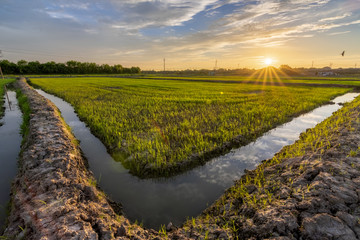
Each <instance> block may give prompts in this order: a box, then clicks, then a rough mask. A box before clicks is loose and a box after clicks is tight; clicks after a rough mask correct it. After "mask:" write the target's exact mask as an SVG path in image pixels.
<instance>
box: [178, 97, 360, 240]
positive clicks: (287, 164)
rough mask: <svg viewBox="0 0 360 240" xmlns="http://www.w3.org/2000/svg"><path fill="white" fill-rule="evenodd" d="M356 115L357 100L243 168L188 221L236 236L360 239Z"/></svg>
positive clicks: (359, 140)
mask: <svg viewBox="0 0 360 240" xmlns="http://www.w3.org/2000/svg"><path fill="white" fill-rule="evenodd" d="M359 115H360V99H358V100H355V101H354V102H353V103H351V104H348V105H346V106H345V107H344V108H343V109H341V110H340V111H338V112H337V113H336V114H335V115H333V116H332V117H331V118H330V119H328V120H326V121H325V122H323V123H321V124H319V125H318V126H317V127H316V128H315V129H309V130H308V131H307V132H306V133H303V134H302V135H301V137H300V140H298V141H297V142H296V143H295V144H294V145H292V146H289V147H285V148H284V149H283V150H282V151H281V152H280V153H278V154H277V155H276V156H275V157H274V158H273V159H269V160H267V161H264V163H263V164H262V165H260V166H259V167H258V168H257V169H255V170H253V171H247V173H246V174H245V175H244V176H243V177H242V179H241V180H239V181H238V182H236V183H235V185H234V186H233V187H231V188H230V189H229V190H227V192H226V193H225V194H224V195H223V196H222V197H221V198H220V199H219V200H218V201H217V202H216V203H215V204H214V205H212V206H211V207H210V208H209V209H207V210H206V211H205V212H204V214H203V215H202V216H200V217H198V219H196V221H193V222H192V223H188V224H187V226H188V227H189V228H190V229H204V228H205V229H206V226H214V225H217V226H221V227H222V228H223V229H228V230H230V231H231V232H232V236H231V237H232V238H234V239H314V240H315V239H343V240H345V239H347V240H351V239H360V147H359V146H360V120H359ZM199 226H200V228H199ZM178 231H183V230H178ZM203 232H204V231H203ZM183 233H184V234H186V233H185V232H184V231H183ZM210 233H211V231H209V232H208V234H210ZM188 235H189V234H188ZM203 235H204V234H203Z"/></svg>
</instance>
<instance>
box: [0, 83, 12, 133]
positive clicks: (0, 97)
mask: <svg viewBox="0 0 360 240" xmlns="http://www.w3.org/2000/svg"><path fill="white" fill-rule="evenodd" d="M14 81H15V78H10V79H4V80H2V79H0V120H1V119H2V117H3V116H4V114H5V112H4V110H5V106H4V103H5V101H4V97H5V87H4V86H5V85H7V84H10V83H12V82H14ZM1 125H2V123H1V122H0V126H1Z"/></svg>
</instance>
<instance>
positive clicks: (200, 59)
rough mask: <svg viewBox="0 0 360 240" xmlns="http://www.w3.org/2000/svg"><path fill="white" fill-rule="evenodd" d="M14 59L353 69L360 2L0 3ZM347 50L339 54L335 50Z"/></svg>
mask: <svg viewBox="0 0 360 240" xmlns="http://www.w3.org/2000/svg"><path fill="white" fill-rule="evenodd" d="M0 2H1V5H2V7H1V8H0V50H2V51H3V57H4V58H6V59H9V60H11V61H18V60H20V59H25V60H27V61H33V60H39V61H41V62H45V61H52V60H54V61H57V62H65V61H67V60H69V59H73V60H78V61H88V62H97V63H109V64H115V63H116V64H122V65H124V66H139V67H141V68H142V69H155V70H160V69H162V64H163V58H166V62H167V69H169V70H177V69H193V68H195V69H200V68H213V67H214V64H215V61H216V60H217V62H218V67H223V68H237V67H251V68H261V67H263V66H264V63H263V61H264V59H265V58H272V59H273V60H274V62H273V65H275V66H279V65H281V64H289V65H290V66H293V67H302V66H303V67H310V66H311V64H312V62H314V66H315V67H323V66H329V65H330V64H331V65H332V66H333V67H353V66H355V64H357V65H358V66H360V44H359V42H360V0H267V1H246V0H245V1H244V0H243V1H237V0H223V1H219V0H186V1H180V0H169V1H162V0H153V1H145V0H138V1H136V0H121V1H120V0H118V1H117V0H102V1H80V0H57V1H45V0H32V1H28V0H0ZM343 50H345V51H346V54H345V56H344V57H342V56H341V55H340V53H341V52H342V51H343Z"/></svg>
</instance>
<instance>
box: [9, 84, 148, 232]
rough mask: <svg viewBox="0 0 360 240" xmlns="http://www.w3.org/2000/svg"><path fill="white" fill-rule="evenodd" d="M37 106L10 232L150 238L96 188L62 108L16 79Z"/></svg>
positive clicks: (15, 190)
mask: <svg viewBox="0 0 360 240" xmlns="http://www.w3.org/2000/svg"><path fill="white" fill-rule="evenodd" d="M16 85H17V87H19V88H20V89H21V90H22V92H23V93H24V94H25V95H26V96H27V97H28V100H29V103H30V107H31V110H32V113H31V118H30V126H29V128H30V131H29V134H28V136H26V141H25V143H24V144H23V146H22V154H21V156H20V159H19V165H20V166H19V173H18V176H17V177H16V179H15V182H14V184H13V186H12V203H11V213H10V216H9V224H8V226H7V228H6V230H5V234H4V235H5V236H7V237H9V238H15V239H135V236H136V237H137V238H136V239H148V238H151V233H150V232H148V231H145V230H143V229H141V228H140V227H139V226H137V225H132V224H130V222H129V221H128V220H127V219H126V218H125V217H124V216H121V215H119V213H120V212H121V211H119V209H118V211H117V213H115V211H114V209H113V208H112V207H111V206H110V203H109V201H108V199H107V198H106V196H105V194H104V193H103V192H102V191H100V190H99V189H97V188H96V180H95V179H94V178H93V176H92V173H91V172H89V171H88V169H87V167H86V162H85V161H84V159H83V158H82V156H81V153H80V149H79V147H78V144H77V142H76V140H75V139H74V137H73V136H72V134H71V133H70V131H69V129H68V128H66V127H65V124H64V122H63V120H62V119H61V118H60V116H59V113H58V111H57V109H56V108H55V107H54V106H53V105H52V104H51V103H50V102H49V101H47V100H45V99H44V98H43V97H41V96H40V95H39V94H37V93H36V92H35V91H34V90H33V89H32V88H30V87H29V86H28V85H27V84H26V82H25V79H21V80H18V81H17V82H16Z"/></svg>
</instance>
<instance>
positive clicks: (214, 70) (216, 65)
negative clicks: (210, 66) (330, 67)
mask: <svg viewBox="0 0 360 240" xmlns="http://www.w3.org/2000/svg"><path fill="white" fill-rule="evenodd" d="M216 69H217V59H216V60H215V67H214V71H216Z"/></svg>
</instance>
